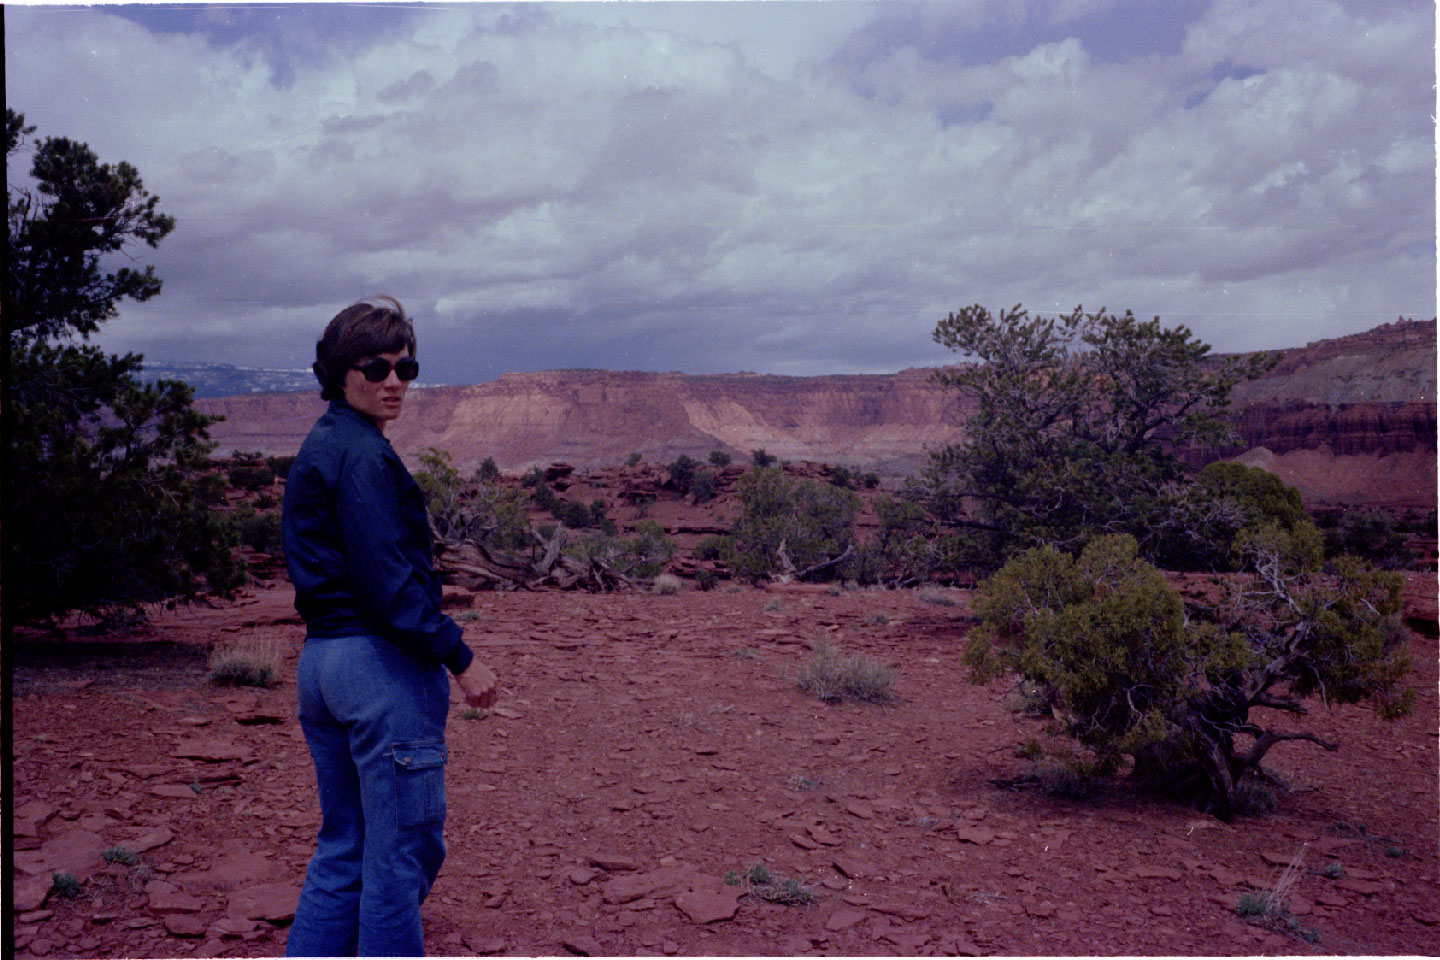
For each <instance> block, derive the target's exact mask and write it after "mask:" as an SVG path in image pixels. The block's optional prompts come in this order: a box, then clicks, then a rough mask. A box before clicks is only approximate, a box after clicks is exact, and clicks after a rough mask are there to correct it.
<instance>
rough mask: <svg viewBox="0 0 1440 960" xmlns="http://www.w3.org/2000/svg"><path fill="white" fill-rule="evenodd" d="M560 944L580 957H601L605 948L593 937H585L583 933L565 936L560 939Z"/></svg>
mask: <svg viewBox="0 0 1440 960" xmlns="http://www.w3.org/2000/svg"><path fill="white" fill-rule="evenodd" d="M560 945H561V946H562V947H564V948H565V949H566V950H569V951H570V952H571V953H573V954H575V955H576V956H580V957H603V956H604V955H605V948H603V947H602V946H600V944H599V942H598V941H596V939H595V938H594V937H587V936H585V935H584V934H579V935H577V936H573V937H567V938H566V939H564V940H562V941H560Z"/></svg>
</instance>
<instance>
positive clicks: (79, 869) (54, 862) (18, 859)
mask: <svg viewBox="0 0 1440 960" xmlns="http://www.w3.org/2000/svg"><path fill="white" fill-rule="evenodd" d="M108 847H109V844H107V843H106V842H105V841H104V840H102V839H100V837H98V836H97V835H95V834H93V833H91V832H90V831H88V830H80V829H72V830H67V831H66V832H64V833H60V834H56V835H55V836H53V837H51V838H50V839H49V840H46V841H45V842H44V843H42V844H41V845H40V847H39V849H36V850H18V851H16V852H15V855H14V857H13V858H12V860H11V863H13V864H14V867H15V869H16V870H18V871H20V872H21V873H23V874H26V875H28V876H35V875H37V874H43V875H44V876H45V877H47V878H48V877H49V876H50V874H52V873H68V874H70V875H71V876H73V877H74V878H75V879H77V880H83V879H85V878H86V877H88V876H90V874H92V873H94V872H95V871H96V870H98V869H99V868H100V866H101V865H102V863H103V861H102V860H101V859H100V854H101V853H102V852H103V851H104V850H106V849H107V848H108Z"/></svg>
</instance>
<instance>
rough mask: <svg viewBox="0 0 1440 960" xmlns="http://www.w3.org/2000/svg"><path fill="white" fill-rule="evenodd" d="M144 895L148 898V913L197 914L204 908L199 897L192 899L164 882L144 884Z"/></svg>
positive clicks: (155, 881) (171, 884)
mask: <svg viewBox="0 0 1440 960" xmlns="http://www.w3.org/2000/svg"><path fill="white" fill-rule="evenodd" d="M145 894H146V896H148V897H149V898H150V902H149V904H148V909H149V910H150V912H151V913H158V914H161V915H162V916H163V915H164V914H168V913H198V912H199V911H200V910H201V909H202V908H203V907H204V906H205V901H203V900H201V899H200V898H199V897H192V896H191V895H190V894H188V893H185V892H184V891H182V890H181V889H180V888H179V887H177V886H175V885H174V884H173V883H170V882H168V881H165V880H151V881H150V882H149V883H147V884H145Z"/></svg>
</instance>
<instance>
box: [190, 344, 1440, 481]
mask: <svg viewBox="0 0 1440 960" xmlns="http://www.w3.org/2000/svg"><path fill="white" fill-rule="evenodd" d="M929 374H930V371H929V370H923V369H920V370H904V371H901V372H899V373H895V374H884V375H834V376H818V377H779V376H769V375H762V374H726V375H713V376H691V375H686V374H679V373H639V372H611V371H603V370H555V371H543V372H539V373H515V374H507V375H505V376H502V377H500V378H499V379H497V380H493V381H491V382H489V383H483V384H477V385H475V386H468V387H432V388H423V389H413V390H411V392H410V395H409V399H408V400H407V407H406V411H405V414H404V415H403V416H402V417H401V418H400V419H399V420H398V421H396V422H395V423H394V424H393V425H391V426H390V427H389V429H388V433H387V435H388V436H389V437H390V438H391V442H393V443H394V444H395V447H396V449H397V450H399V451H400V453H401V454H402V455H403V456H405V457H406V458H407V460H412V461H413V459H414V457H415V456H416V455H417V454H418V453H419V452H420V451H421V450H424V449H425V448H427V447H438V448H440V449H443V450H448V451H450V453H451V454H452V456H453V457H454V459H455V462H456V464H457V465H458V466H460V467H461V468H462V469H463V470H465V471H467V472H468V471H469V470H471V469H473V468H474V467H476V466H478V465H479V463H480V461H482V460H484V459H485V458H486V457H494V458H495V460H496V462H497V463H498V464H499V465H500V466H501V468H502V469H504V470H507V471H520V470H524V469H527V468H529V467H531V466H534V465H537V464H538V465H546V464H549V463H552V462H557V461H563V462H567V463H570V464H573V465H575V466H577V467H582V468H584V467H598V466H607V465H615V464H618V463H620V462H623V461H624V460H625V458H626V457H627V456H629V455H630V454H631V453H639V454H641V456H642V457H643V458H644V459H645V460H647V461H652V462H669V461H670V460H673V459H674V458H675V457H677V456H679V455H680V454H682V453H683V454H688V455H690V456H692V457H695V458H697V459H704V458H705V457H706V456H707V455H708V454H709V453H710V451H711V450H717V449H718V450H724V451H726V452H727V453H730V454H731V455H732V456H735V457H737V458H748V456H749V454H750V452H751V451H752V450H755V449H757V448H763V449H764V450H766V451H767V452H769V453H771V454H774V455H776V456H779V457H781V458H784V459H786V460H814V461H823V462H827V463H834V464H843V465H845V466H850V467H855V468H860V469H864V470H874V471H876V472H879V473H881V474H884V475H888V476H903V475H907V474H911V473H914V472H915V471H916V470H918V469H919V468H920V467H921V466H922V465H923V464H924V463H925V462H926V459H927V458H926V454H925V451H926V449H927V448H935V447H939V446H943V445H945V444H947V443H953V442H956V441H958V440H959V439H961V438H962V437H963V423H964V420H965V416H966V414H967V412H968V403H967V402H964V401H962V399H961V398H960V397H959V396H958V395H957V394H956V393H955V392H954V391H952V390H946V389H942V388H940V387H937V386H935V385H934V384H932V383H931V382H930V380H929ZM1435 382H1436V377H1435V323H1434V322H1433V321H1432V322H1414V321H1404V322H1398V323H1392V324H1387V325H1385V326H1383V327H1378V328H1376V329H1374V330H1371V331H1368V332H1366V333H1362V334H1356V335H1354V336H1350V337H1342V338H1337V339H1334V340H1323V341H1319V342H1318V343H1313V344H1310V345H1309V346H1306V347H1303V348H1298V349H1295V350H1290V351H1286V352H1285V354H1284V356H1283V358H1282V360H1281V361H1280V363H1279V364H1277V366H1276V367H1275V368H1274V369H1273V370H1272V371H1271V372H1270V373H1268V374H1267V375H1266V376H1264V377H1261V378H1259V379H1257V380H1255V381H1252V382H1250V383H1247V384H1243V385H1241V386H1240V387H1239V388H1237V390H1236V396H1235V405H1234V412H1235V420H1236V431H1237V433H1238V435H1239V436H1240V438H1241V441H1242V442H1241V444H1240V445H1239V446H1237V447H1235V448H1233V449H1228V450H1223V451H1216V452H1215V455H1216V456H1221V455H1223V456H1226V457H1233V458H1236V459H1239V460H1242V461H1243V462H1246V463H1251V464H1253V465H1256V466H1262V467H1265V468H1266V469H1269V470H1272V471H1273V472H1275V473H1277V474H1279V475H1280V476H1281V477H1282V478H1283V479H1285V480H1286V482H1288V483H1291V484H1294V485H1295V486H1297V487H1299V488H1300V490H1301V492H1302V494H1304V495H1305V497H1306V499H1307V501H1309V502H1312V503H1341V502H1343V503H1356V504H1376V505H1390V506H1407V507H1417V506H1419V507H1432V508H1433V506H1434V503H1435V482H1436V471H1435V456H1436V420H1435V409H1436V408H1435ZM196 406H197V407H199V408H200V409H202V410H204V411H205V412H208V413H218V414H223V415H224V416H225V417H226V420H225V421H224V422H223V423H220V424H217V425H216V426H215V427H213V428H212V429H211V435H212V438H213V439H214V440H215V441H216V442H217V443H218V444H219V448H218V449H219V452H221V453H224V454H228V453H229V452H230V451H231V450H259V451H262V452H264V453H267V454H287V453H294V452H295V451H296V450H298V449H299V447H300V443H301V441H302V440H303V439H304V438H305V434H306V433H307V432H308V430H309V429H310V425H311V424H312V423H313V422H314V420H315V418H316V417H317V416H319V414H320V413H321V411H322V410H323V404H322V403H321V402H320V400H319V398H318V395H317V393H316V392H309V393H299V394H297V393H281V394H249V395H244V396H237V397H222V398H214V399H204V400H200V401H197V403H196Z"/></svg>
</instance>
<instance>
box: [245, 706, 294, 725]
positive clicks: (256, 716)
mask: <svg viewBox="0 0 1440 960" xmlns="http://www.w3.org/2000/svg"><path fill="white" fill-rule="evenodd" d="M234 720H235V722H236V723H238V724H240V725H241V726H242V727H259V726H267V725H269V726H273V725H275V724H280V723H284V722H285V717H283V716H281V715H280V714H278V713H274V712H272V711H269V710H260V709H255V710H246V711H245V712H243V713H237V714H235V716H234Z"/></svg>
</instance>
